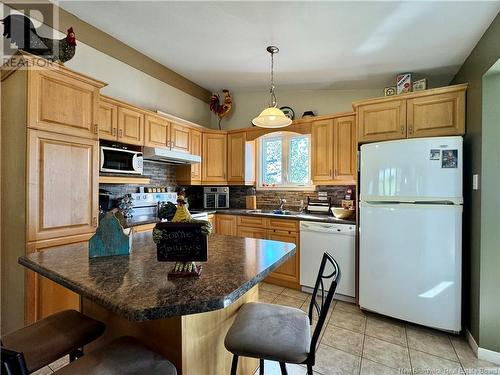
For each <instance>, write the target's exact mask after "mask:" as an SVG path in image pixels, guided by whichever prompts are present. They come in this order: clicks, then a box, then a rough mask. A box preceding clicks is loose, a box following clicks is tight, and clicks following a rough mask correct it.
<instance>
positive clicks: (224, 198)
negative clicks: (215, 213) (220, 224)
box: [216, 193, 229, 208]
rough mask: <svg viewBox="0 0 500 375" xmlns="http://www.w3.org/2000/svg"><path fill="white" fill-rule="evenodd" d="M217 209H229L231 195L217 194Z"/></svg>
mask: <svg viewBox="0 0 500 375" xmlns="http://www.w3.org/2000/svg"><path fill="white" fill-rule="evenodd" d="M216 208H229V195H228V194H226V193H224V194H217V207H216Z"/></svg>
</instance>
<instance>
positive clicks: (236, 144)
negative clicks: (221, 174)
mask: <svg viewBox="0 0 500 375" xmlns="http://www.w3.org/2000/svg"><path fill="white" fill-rule="evenodd" d="M245 142H246V135H245V133H234V134H228V136H227V181H228V182H229V183H241V184H244V183H245Z"/></svg>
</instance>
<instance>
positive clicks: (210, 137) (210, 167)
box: [201, 133, 227, 185]
mask: <svg viewBox="0 0 500 375" xmlns="http://www.w3.org/2000/svg"><path fill="white" fill-rule="evenodd" d="M202 155H203V156H202V163H201V170H202V181H203V183H204V184H214V185H222V184H226V183H227V176H226V171H227V134H221V133H203V147H202Z"/></svg>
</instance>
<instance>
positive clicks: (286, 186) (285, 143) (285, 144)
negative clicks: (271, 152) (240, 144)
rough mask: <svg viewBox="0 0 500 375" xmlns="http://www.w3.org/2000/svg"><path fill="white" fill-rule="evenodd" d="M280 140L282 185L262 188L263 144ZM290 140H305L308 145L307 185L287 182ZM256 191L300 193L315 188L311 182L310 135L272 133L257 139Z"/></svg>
mask: <svg viewBox="0 0 500 375" xmlns="http://www.w3.org/2000/svg"><path fill="white" fill-rule="evenodd" d="M273 138H275V139H279V138H280V139H281V140H282V145H281V158H282V159H281V163H282V183H281V184H278V185H275V186H264V185H263V184H262V179H263V177H264V174H265V172H264V157H263V154H262V153H263V144H264V142H265V141H266V140H268V139H273ZM292 138H307V139H308V143H309V158H308V170H309V180H308V183H307V184H291V183H289V182H288V175H289V172H288V168H289V156H290V140H291V139H292ZM257 159H258V160H257V183H256V188H257V190H300V191H309V190H310V191H313V190H314V189H315V186H314V184H313V182H312V171H311V167H312V150H311V134H301V133H294V132H287V131H281V132H273V133H269V134H266V135H263V136H262V137H259V139H258V143H257Z"/></svg>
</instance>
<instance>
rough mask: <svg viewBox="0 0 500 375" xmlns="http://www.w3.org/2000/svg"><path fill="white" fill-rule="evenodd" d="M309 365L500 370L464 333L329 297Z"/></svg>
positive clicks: (322, 369)
mask: <svg viewBox="0 0 500 375" xmlns="http://www.w3.org/2000/svg"><path fill="white" fill-rule="evenodd" d="M259 299H260V301H261V302H267V303H276V304H281V305H286V306H292V307H296V308H300V309H302V310H304V311H307V309H308V308H309V301H310V296H309V294H306V293H302V292H300V291H296V290H292V289H287V288H282V287H279V286H276V285H271V284H266V283H261V284H260V288H259ZM67 363H68V357H67V356H66V357H63V358H61V359H60V360H58V361H56V362H54V363H52V364H50V365H49V366H47V367H45V368H43V369H41V370H39V371H37V372H36V373H35V374H36V375H48V374H52V373H53V371H56V370H57V369H58V368H60V367H61V366H64V365H65V364H67ZM287 369H288V374H289V375H305V374H306V368H305V367H304V366H300V365H290V364H289V365H287ZM485 369H488V371H489V372H486V371H485ZM481 370H482V371H483V372H481ZM314 371H315V374H317V375H386V374H391V375H392V374H399V375H402V374H403V375H405V374H408V375H412V374H413V375H415V374H426V375H434V374H481V373H488V374H498V375H500V366H496V365H494V364H492V363H489V362H485V361H480V360H478V359H477V358H476V357H475V355H474V353H473V352H472V350H471V349H470V347H469V345H468V344H467V342H466V341H465V340H464V339H463V337H460V336H455V335H448V334H446V333H443V332H440V331H436V330H432V329H428V328H424V327H420V326H417V325H413V324H408V323H405V322H402V321H399V320H395V319H390V318H386V317H383V316H381V315H377V314H373V313H366V312H363V311H361V310H360V309H359V308H358V307H357V306H356V305H353V304H349V303H346V302H341V301H334V304H333V307H332V308H331V311H330V314H329V316H328V317H327V324H326V328H325V329H324V333H323V335H322V337H321V341H320V345H319V349H318V351H317V353H316V365H315V366H314ZM265 373H266V375H279V374H280V369H279V365H278V364H277V363H276V362H269V361H266V363H265ZM257 374H258V372H257ZM200 375H203V374H200ZM221 375H224V374H221Z"/></svg>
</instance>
